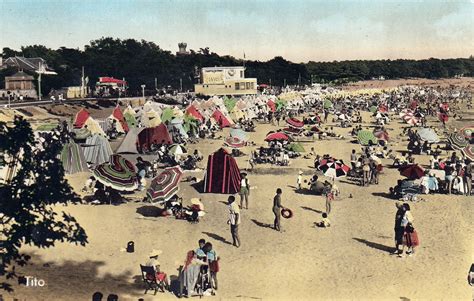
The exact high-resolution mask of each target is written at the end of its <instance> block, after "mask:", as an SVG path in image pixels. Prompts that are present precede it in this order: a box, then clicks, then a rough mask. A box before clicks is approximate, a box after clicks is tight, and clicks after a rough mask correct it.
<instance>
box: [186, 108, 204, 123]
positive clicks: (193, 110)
mask: <svg viewBox="0 0 474 301" xmlns="http://www.w3.org/2000/svg"><path fill="white" fill-rule="evenodd" d="M186 115H189V116H192V117H194V118H195V119H197V120H199V121H201V122H202V121H203V117H202V115H201V113H199V111H198V110H197V109H196V107H195V106H193V105H190V106H189V107H188V108H187V109H186Z"/></svg>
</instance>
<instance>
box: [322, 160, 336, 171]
mask: <svg viewBox="0 0 474 301" xmlns="http://www.w3.org/2000/svg"><path fill="white" fill-rule="evenodd" d="M334 161H336V159H334V158H327V159H320V160H319V161H318V166H317V169H319V170H321V168H322V167H323V166H325V165H327V164H329V163H331V162H334Z"/></svg>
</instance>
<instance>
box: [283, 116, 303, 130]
mask: <svg viewBox="0 0 474 301" xmlns="http://www.w3.org/2000/svg"><path fill="white" fill-rule="evenodd" d="M286 123H288V125H290V126H292V127H294V128H297V129H300V128H302V127H303V126H304V123H303V121H301V120H299V119H296V118H287V119H286Z"/></svg>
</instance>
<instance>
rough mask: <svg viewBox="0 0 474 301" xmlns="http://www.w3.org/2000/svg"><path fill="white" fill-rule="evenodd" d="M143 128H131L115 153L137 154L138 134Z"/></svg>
mask: <svg viewBox="0 0 474 301" xmlns="http://www.w3.org/2000/svg"><path fill="white" fill-rule="evenodd" d="M144 129H145V128H131V129H130V130H129V131H128V133H127V135H126V136H125V138H124V139H123V140H122V143H121V144H120V146H119V148H118V149H117V154H138V148H137V144H138V134H139V133H140V132H141V131H143V130H144Z"/></svg>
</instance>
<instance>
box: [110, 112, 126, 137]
mask: <svg viewBox="0 0 474 301" xmlns="http://www.w3.org/2000/svg"><path fill="white" fill-rule="evenodd" d="M112 117H113V118H115V119H116V120H117V121H118V122H119V123H120V126H121V127H122V129H123V131H124V132H125V133H126V132H128V124H127V122H126V121H125V117H124V116H123V114H122V110H121V109H120V107H119V106H116V107H115V109H114V111H113V112H112Z"/></svg>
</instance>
